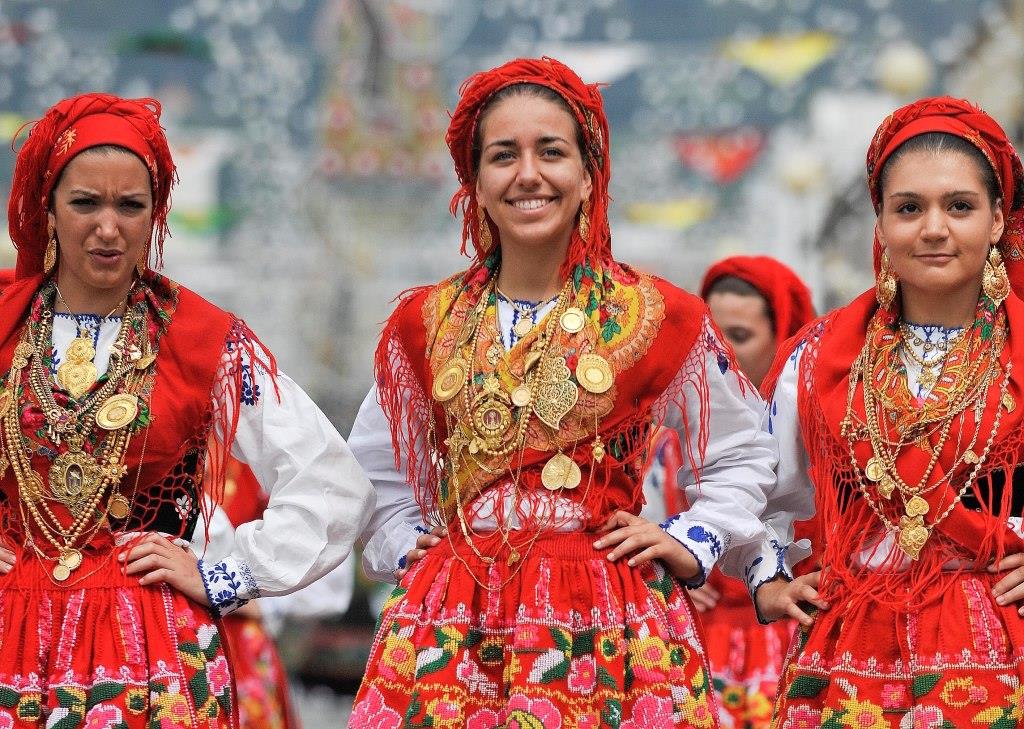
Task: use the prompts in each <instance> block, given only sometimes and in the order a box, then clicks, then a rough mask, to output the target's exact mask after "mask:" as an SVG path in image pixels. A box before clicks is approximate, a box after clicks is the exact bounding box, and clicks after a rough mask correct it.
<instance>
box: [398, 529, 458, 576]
mask: <svg viewBox="0 0 1024 729" xmlns="http://www.w3.org/2000/svg"><path fill="white" fill-rule="evenodd" d="M446 536H448V530H447V529H445V528H444V527H434V528H433V529H431V530H430V532H428V533H427V534H420V535H419V536H418V537H417V538H416V546H415V547H414V548H413V549H410V550H409V552H408V553H407V554H406V555H405V567H401V568H399V569H397V570H395V577H396V578H397V579H398V581H399V582H401V581H402V578H403V577H405V573H406V572H408V571H409V568H410V567H412V566H413V565H414V564H415V563H416V562H418V561H420V560H421V559H423V558H424V557H426V556H427V550H428V549H430V548H431V547H436V546H437V545H438V544H440V543H441V538H442V537H446Z"/></svg>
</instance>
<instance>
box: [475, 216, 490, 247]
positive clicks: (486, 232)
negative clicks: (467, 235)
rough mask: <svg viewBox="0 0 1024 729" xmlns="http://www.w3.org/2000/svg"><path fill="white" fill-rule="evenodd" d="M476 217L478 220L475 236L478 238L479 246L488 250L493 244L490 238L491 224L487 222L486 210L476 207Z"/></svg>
mask: <svg viewBox="0 0 1024 729" xmlns="http://www.w3.org/2000/svg"><path fill="white" fill-rule="evenodd" d="M476 217H477V221H478V222H479V229H478V236H477V237H478V238H479V240H480V247H481V248H483V249H484V250H485V251H489V250H491V248H492V247H493V246H494V239H493V238H491V226H490V225H489V224H488V223H487V211H486V210H484V209H483V208H481V207H478V208H477V209H476Z"/></svg>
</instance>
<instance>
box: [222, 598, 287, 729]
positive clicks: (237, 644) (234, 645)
mask: <svg viewBox="0 0 1024 729" xmlns="http://www.w3.org/2000/svg"><path fill="white" fill-rule="evenodd" d="M221 628H222V630H223V633H224V640H225V641H226V642H227V644H228V655H229V656H230V658H231V668H232V671H233V672H234V676H235V689H236V691H237V693H238V726H239V729H289V728H293V727H295V726H296V722H295V721H294V719H293V717H292V714H291V706H290V704H289V701H288V676H287V675H286V674H285V671H284V667H283V666H282V665H281V659H280V657H279V656H278V655H277V648H276V647H275V645H274V640H273V638H271V637H270V634H269V633H268V632H267V629H266V628H265V627H264V626H263V621H262V620H260V619H259V618H256V617H247V616H243V615H239V614H238V613H232V614H231V615H227V616H225V617H224V619H223V620H222V621H221Z"/></svg>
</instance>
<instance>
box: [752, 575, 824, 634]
mask: <svg viewBox="0 0 1024 729" xmlns="http://www.w3.org/2000/svg"><path fill="white" fill-rule="evenodd" d="M820 582H821V571H820V570H819V571H817V572H811V573H809V574H806V575H800V576H799V577H797V578H796V579H794V580H793V581H792V582H787V581H786V580H784V579H783V578H781V577H776V578H775V579H774V580H772V581H771V582H766V583H765V584H763V585H761V587H759V588H758V590H757V609H758V611H759V612H760V613H761V616H762V617H763V618H764V619H765V620H770V621H771V620H778V619H779V618H784V617H787V616H788V617H791V618H795V619H796V620H797V621H799V623H800V624H801V625H803V626H804V627H807V628H809V627H811V626H812V625H814V618H812V617H811V616H810V615H808V614H807V613H806V612H804V611H803V609H802V608H801V607H800V603H809V604H811V605H814V606H815V607H816V608H818V609H819V610H828V603H827V602H825V601H824V600H822V599H821V596H820V595H818V584H819V583H820Z"/></svg>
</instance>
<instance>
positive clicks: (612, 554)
mask: <svg viewBox="0 0 1024 729" xmlns="http://www.w3.org/2000/svg"><path fill="white" fill-rule="evenodd" d="M608 559H609V560H613V559H615V552H609V553H608Z"/></svg>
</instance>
